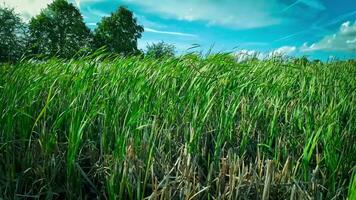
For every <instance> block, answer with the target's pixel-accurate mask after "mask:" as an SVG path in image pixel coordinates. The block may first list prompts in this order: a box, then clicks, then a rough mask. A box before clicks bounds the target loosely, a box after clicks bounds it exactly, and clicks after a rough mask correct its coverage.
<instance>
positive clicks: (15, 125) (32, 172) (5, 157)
mask: <svg viewBox="0 0 356 200" xmlns="http://www.w3.org/2000/svg"><path fill="white" fill-rule="evenodd" d="M0 102H1V104H0V114H1V115H0V199H25V198H35V199H36V198H38V199H63V198H64V197H65V198H68V199H93V198H96V197H98V198H101V199H143V198H147V199H268V198H269V199H332V198H334V199H346V198H348V199H350V200H352V199H356V189H355V188H356V168H355V166H356V142H355V141H356V63H355V62H352V61H334V62H329V63H324V64H323V63H316V62H315V63H312V62H310V63H303V62H298V61H296V60H294V61H293V60H289V61H288V60H281V59H277V58H275V59H270V60H264V61H247V62H243V63H236V62H235V61H234V60H233V59H232V58H231V57H230V56H228V55H224V54H217V55H211V56H208V57H206V58H202V57H200V56H196V55H186V56H181V57H179V58H172V59H162V60H155V59H150V58H144V59H143V58H104V57H88V58H82V59H78V60H67V61H66V60H58V59H51V60H48V61H41V62H40V61H24V62H21V63H19V64H14V65H10V64H3V65H0Z"/></svg>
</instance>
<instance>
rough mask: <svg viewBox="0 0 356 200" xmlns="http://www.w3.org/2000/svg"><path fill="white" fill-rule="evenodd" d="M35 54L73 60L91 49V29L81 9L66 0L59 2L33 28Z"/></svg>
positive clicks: (41, 16) (38, 18)
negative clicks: (78, 53) (86, 23)
mask: <svg viewBox="0 0 356 200" xmlns="http://www.w3.org/2000/svg"><path fill="white" fill-rule="evenodd" d="M29 29H30V38H31V40H30V45H31V46H30V48H31V50H32V53H34V54H43V55H47V56H59V57H63V58H70V57H72V56H73V55H75V54H76V53H77V52H78V51H79V50H82V49H85V48H89V42H90V30H89V28H88V27H87V26H86V25H85V23H84V21H83V17H82V15H81V14H80V12H79V10H78V9H77V8H76V7H75V6H73V4H71V3H68V2H67V1H66V0H55V1H53V2H52V3H51V4H49V5H48V7H47V8H46V9H44V10H43V11H42V12H41V13H40V14H39V15H37V16H36V17H34V18H32V19H31V21H30V25H29Z"/></svg>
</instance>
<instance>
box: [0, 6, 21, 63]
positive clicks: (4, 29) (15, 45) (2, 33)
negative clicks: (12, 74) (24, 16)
mask: <svg viewBox="0 0 356 200" xmlns="http://www.w3.org/2000/svg"><path fill="white" fill-rule="evenodd" d="M25 47H26V25H25V24H24V23H23V22H22V20H21V18H20V17H19V15H18V14H16V13H15V12H14V10H13V9H10V8H7V7H0V62H4V61H15V60H17V59H19V58H20V57H21V56H22V55H23V54H24V53H25Z"/></svg>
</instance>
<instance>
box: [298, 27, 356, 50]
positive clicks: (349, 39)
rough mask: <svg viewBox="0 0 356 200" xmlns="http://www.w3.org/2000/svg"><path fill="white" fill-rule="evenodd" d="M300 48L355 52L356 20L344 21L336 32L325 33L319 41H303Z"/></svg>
mask: <svg viewBox="0 0 356 200" xmlns="http://www.w3.org/2000/svg"><path fill="white" fill-rule="evenodd" d="M300 50H301V51H317V50H329V51H344V52H356V21H355V22H354V23H351V22H350V21H347V22H344V23H343V24H342V25H341V26H340V29H339V30H338V32H336V33H334V34H331V35H326V36H325V37H324V38H323V39H321V40H320V41H319V42H316V43H313V44H311V45H308V43H304V44H303V46H302V47H301V48H300Z"/></svg>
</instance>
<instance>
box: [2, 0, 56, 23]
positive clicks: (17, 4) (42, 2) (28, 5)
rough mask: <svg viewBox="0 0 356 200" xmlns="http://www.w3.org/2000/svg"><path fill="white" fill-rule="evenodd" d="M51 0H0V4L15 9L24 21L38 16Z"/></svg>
mask: <svg viewBox="0 0 356 200" xmlns="http://www.w3.org/2000/svg"><path fill="white" fill-rule="evenodd" d="M52 1H53V0H0V4H5V5H6V6H9V7H11V8H14V9H15V12H17V13H19V14H20V15H21V16H22V18H23V19H24V20H25V21H28V20H29V19H30V18H31V17H33V16H35V15H37V14H39V13H40V12H41V10H42V9H44V8H46V7H47V5H48V4H50V3H52Z"/></svg>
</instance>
